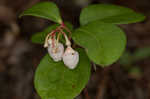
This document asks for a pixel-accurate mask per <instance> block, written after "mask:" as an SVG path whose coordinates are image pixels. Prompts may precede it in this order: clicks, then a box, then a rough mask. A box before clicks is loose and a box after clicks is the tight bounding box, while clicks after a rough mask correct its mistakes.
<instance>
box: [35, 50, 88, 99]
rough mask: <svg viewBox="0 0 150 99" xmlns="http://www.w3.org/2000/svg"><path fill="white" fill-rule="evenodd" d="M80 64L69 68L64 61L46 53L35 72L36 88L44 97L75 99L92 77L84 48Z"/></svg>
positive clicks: (50, 98) (44, 98)
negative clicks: (56, 60)
mask: <svg viewBox="0 0 150 99" xmlns="http://www.w3.org/2000/svg"><path fill="white" fill-rule="evenodd" d="M77 51H78V52H79V54H80V56H79V57H80V60H79V63H78V66H77V67H76V68H75V69H74V70H70V69H68V68H67V67H66V66H65V65H64V64H63V62H54V61H53V60H52V59H51V58H50V56H49V55H46V56H45V57H44V58H43V59H42V61H41V62H40V64H39V66H38V68H37V70H36V74H35V80H34V84H35V88H36V90H37V92H38V94H39V95H40V96H41V98H42V99H73V98H74V97H76V96H77V95H78V94H79V93H80V92H81V91H82V89H83V88H84V87H85V85H86V84H87V82H88V80H89V77H90V69H91V67H90V61H89V59H88V57H87V56H86V54H85V52H84V50H83V49H78V50H77Z"/></svg>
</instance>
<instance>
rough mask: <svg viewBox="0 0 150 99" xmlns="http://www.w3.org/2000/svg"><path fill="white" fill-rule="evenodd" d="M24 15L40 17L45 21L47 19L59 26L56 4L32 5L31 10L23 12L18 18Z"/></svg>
mask: <svg viewBox="0 0 150 99" xmlns="http://www.w3.org/2000/svg"><path fill="white" fill-rule="evenodd" d="M25 15H31V16H36V17H41V18H45V19H49V20H51V21H54V22H56V23H59V24H61V23H62V19H61V16H60V13H59V9H58V8H57V6H56V4H54V3H53V2H40V3H37V4H35V5H33V6H32V7H31V8H29V9H27V10H25V11H24V12H23V13H22V14H21V15H20V17H22V16H25Z"/></svg>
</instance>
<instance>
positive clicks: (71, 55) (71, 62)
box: [63, 46, 79, 69]
mask: <svg viewBox="0 0 150 99" xmlns="http://www.w3.org/2000/svg"><path fill="white" fill-rule="evenodd" d="M63 62H64V64H65V65H66V66H67V67H68V68H70V69H74V68H75V67H76V66H77V64H78V62H79V53H78V52H77V51H75V50H73V49H72V48H71V47H70V46H68V47H67V48H66V51H65V53H64V55H63Z"/></svg>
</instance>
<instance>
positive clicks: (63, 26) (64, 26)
mask: <svg viewBox="0 0 150 99" xmlns="http://www.w3.org/2000/svg"><path fill="white" fill-rule="evenodd" d="M61 26H62V28H63V29H65V30H66V31H67V32H68V33H69V40H70V39H71V34H72V33H71V31H70V30H69V28H68V27H67V26H66V25H65V24H64V22H62V23H61Z"/></svg>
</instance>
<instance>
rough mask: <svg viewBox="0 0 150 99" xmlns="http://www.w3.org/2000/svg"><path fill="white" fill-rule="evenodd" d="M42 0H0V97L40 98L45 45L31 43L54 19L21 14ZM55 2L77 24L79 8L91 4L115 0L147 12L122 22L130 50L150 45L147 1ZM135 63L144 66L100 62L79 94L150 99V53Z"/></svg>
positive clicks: (92, 98) (93, 98)
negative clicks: (36, 81)
mask: <svg viewBox="0 0 150 99" xmlns="http://www.w3.org/2000/svg"><path fill="white" fill-rule="evenodd" d="M39 1H40V0H15V1H13V0H0V99H40V98H39V96H38V95H37V94H36V92H35V89H34V88H33V77H34V72H35V69H36V66H37V64H38V63H39V60H40V59H41V58H42V56H43V55H44V54H45V53H46V50H45V49H44V48H42V46H40V45H36V44H32V43H31V42H30V39H29V38H30V37H31V35H32V34H34V33H35V32H38V31H41V30H42V29H44V28H45V27H46V26H48V25H50V24H52V23H50V22H48V21H47V20H42V19H38V18H35V17H24V18H22V19H18V15H19V13H20V12H21V11H23V10H24V9H26V8H28V7H30V6H32V5H33V4H35V3H36V2H39ZM41 1H42V0H41ZM49 1H50V0H49ZM51 1H54V2H56V3H57V4H58V5H59V6H60V7H61V13H62V15H63V18H64V19H65V20H68V21H70V22H72V23H73V24H74V25H75V27H77V26H78V25H79V23H78V16H79V13H80V9H81V8H82V7H83V6H85V5H87V4H88V3H113V4H118V5H124V6H126V7H130V8H132V9H134V10H136V11H138V12H141V13H144V14H145V15H146V16H147V19H146V20H145V22H142V23H137V24H130V25H121V27H122V28H123V29H124V30H125V31H126V34H127V37H128V44H127V50H128V51H131V52H134V50H135V49H136V48H142V47H147V46H150V28H149V27H150V11H149V9H150V1H149V0H132V1H131V0H118V1H117V0H91V1H88V0H83V1H85V2H80V3H79V1H78V0H74V1H73V0H51ZM81 1H82V0H81ZM116 1H117V2H116ZM68 8H69V9H68ZM134 67H138V68H140V69H141V71H142V74H141V75H140V76H138V77H137V76H135V75H131V74H129V73H128V71H127V70H126V69H125V68H124V67H123V66H122V65H120V64H119V63H115V64H113V65H112V66H110V67H107V68H100V67H97V70H96V71H94V70H93V71H92V76H91V79H90V81H89V84H88V85H87V87H86V88H85V89H84V91H83V92H82V93H81V94H80V95H79V96H78V97H77V99H149V98H150V78H149V75H150V61H149V58H146V59H143V60H140V61H138V62H136V63H135V64H134Z"/></svg>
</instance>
